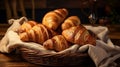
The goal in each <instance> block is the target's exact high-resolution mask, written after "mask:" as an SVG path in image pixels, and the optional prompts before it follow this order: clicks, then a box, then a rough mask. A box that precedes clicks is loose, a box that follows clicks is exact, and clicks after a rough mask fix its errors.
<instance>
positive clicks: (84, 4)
mask: <svg viewBox="0 0 120 67" xmlns="http://www.w3.org/2000/svg"><path fill="white" fill-rule="evenodd" d="M119 4H120V0H0V23H7V21H8V20H9V19H11V18H14V19H18V18H20V17H22V16H26V17H27V18H28V19H29V20H35V21H37V22H41V21H42V18H43V16H44V15H45V13H47V12H48V11H51V10H54V9H57V8H66V9H68V11H69V15H68V16H71V15H77V16H78V17H79V18H80V19H81V22H82V23H83V24H89V23H90V21H89V18H88V17H89V15H90V14H91V13H94V14H95V17H96V24H120V5H119Z"/></svg>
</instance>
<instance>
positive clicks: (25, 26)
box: [18, 21, 37, 33]
mask: <svg viewBox="0 0 120 67" xmlns="http://www.w3.org/2000/svg"><path fill="white" fill-rule="evenodd" d="M36 24H37V22H35V21H26V22H25V23H23V24H22V25H21V27H20V28H19V29H18V32H19V33H23V32H26V31H28V30H30V29H31V28H32V27H33V26H35V25H36Z"/></svg>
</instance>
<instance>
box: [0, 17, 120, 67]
mask: <svg viewBox="0 0 120 67" xmlns="http://www.w3.org/2000/svg"><path fill="white" fill-rule="evenodd" d="M12 21H14V22H13V23H12V25H11V26H10V27H9V28H8V30H7V32H6V34H5V36H4V37H3V38H2V40H1V42H0V52H3V53H10V52H11V51H13V50H14V49H17V48H18V47H26V48H30V49H35V50H38V51H40V52H41V54H49V53H50V54H58V53H75V52H84V51H88V54H89V56H90V57H91V59H92V60H93V61H94V63H95V65H96V67H116V65H117V64H116V63H115V62H114V61H115V60H116V59H118V58H120V47H119V46H115V45H114V44H113V43H112V42H111V40H110V38H109V37H108V32H109V31H108V29H107V27H103V26H97V27H94V26H85V27H86V28H87V29H88V30H90V31H92V32H93V33H95V34H96V35H97V37H98V39H97V40H96V46H93V45H90V44H86V45H83V46H79V45H77V44H74V45H73V46H71V47H70V48H68V49H65V50H63V51H60V52H55V51H50V50H46V49H45V48H44V47H43V46H41V45H40V44H37V43H33V42H22V41H21V40H20V38H19V36H18V34H17V33H16V32H15V31H16V30H17V29H18V28H19V27H20V26H21V24H22V23H24V22H25V21H27V18H25V17H22V18H20V19H17V20H15V19H14V20H13V19H12ZM10 22H11V21H10Z"/></svg>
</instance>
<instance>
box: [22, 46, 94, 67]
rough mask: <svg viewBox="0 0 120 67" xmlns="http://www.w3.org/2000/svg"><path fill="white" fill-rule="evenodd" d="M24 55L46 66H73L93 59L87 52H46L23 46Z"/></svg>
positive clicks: (32, 61) (33, 61) (28, 59)
mask: <svg viewBox="0 0 120 67" xmlns="http://www.w3.org/2000/svg"><path fill="white" fill-rule="evenodd" d="M20 51H21V52H22V57H23V58H24V59H25V60H27V61H28V62H30V63H34V64H38V65H45V66H73V65H80V64H85V63H87V62H88V61H92V60H91V59H90V57H89V56H88V54H87V53H72V54H70V53H69V54H45V55H41V54H40V52H39V51H36V50H31V49H28V48H21V49H20Z"/></svg>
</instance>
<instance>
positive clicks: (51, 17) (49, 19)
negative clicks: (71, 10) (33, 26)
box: [42, 8, 68, 30]
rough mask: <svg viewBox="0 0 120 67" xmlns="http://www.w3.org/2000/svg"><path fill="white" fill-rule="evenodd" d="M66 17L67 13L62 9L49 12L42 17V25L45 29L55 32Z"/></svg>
mask: <svg viewBox="0 0 120 67" xmlns="http://www.w3.org/2000/svg"><path fill="white" fill-rule="evenodd" d="M67 15H68V11H67V10H66V9H64V8H63V9H56V10H54V11H50V12H48V13H46V14H45V16H44V17H43V20H42V24H44V25H45V26H46V27H48V28H50V29H52V30H56V29H57V27H58V26H59V25H60V24H61V23H62V22H63V20H64V19H65V18H66V16H67Z"/></svg>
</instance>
